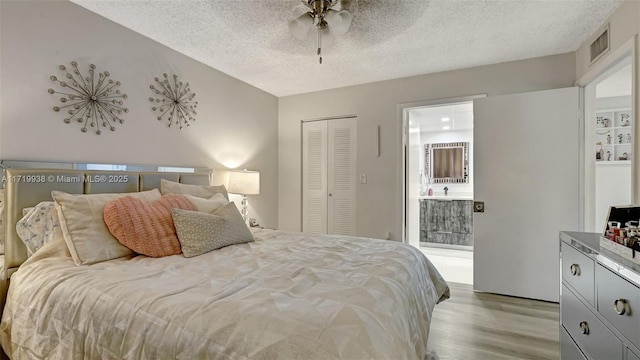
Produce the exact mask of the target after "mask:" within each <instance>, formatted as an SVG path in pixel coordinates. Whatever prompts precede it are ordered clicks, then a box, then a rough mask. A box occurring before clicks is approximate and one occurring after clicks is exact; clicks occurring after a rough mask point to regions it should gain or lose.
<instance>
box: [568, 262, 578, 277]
mask: <svg viewBox="0 0 640 360" xmlns="http://www.w3.org/2000/svg"><path fill="white" fill-rule="evenodd" d="M570 269H571V275H573V276H580V266H578V264H571V267H570Z"/></svg>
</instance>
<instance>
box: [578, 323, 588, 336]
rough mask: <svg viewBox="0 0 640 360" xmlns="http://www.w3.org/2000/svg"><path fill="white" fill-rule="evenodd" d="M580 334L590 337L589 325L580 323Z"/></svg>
mask: <svg viewBox="0 0 640 360" xmlns="http://www.w3.org/2000/svg"><path fill="white" fill-rule="evenodd" d="M580 332H581V333H583V334H584V335H589V324H587V322H586V321H581V322H580Z"/></svg>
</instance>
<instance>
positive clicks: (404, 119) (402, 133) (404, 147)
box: [396, 94, 487, 244]
mask: <svg viewBox="0 0 640 360" xmlns="http://www.w3.org/2000/svg"><path fill="white" fill-rule="evenodd" d="M483 97H487V94H477V95H467V96H459V97H450V98H439V99H432V100H422V101H414V102H408V103H400V104H398V106H397V117H398V127H397V131H398V137H399V138H400V151H399V152H398V159H397V160H396V164H397V170H396V174H398V181H397V183H398V184H399V185H398V187H399V189H398V192H397V193H398V194H401V196H400V197H399V198H398V199H397V204H396V206H397V209H402V211H400V214H399V217H400V224H402V225H401V226H402V234H401V239H402V242H403V243H405V244H409V239H408V237H407V181H408V176H407V171H408V164H407V151H408V146H409V126H408V125H409V118H408V116H407V115H408V111H409V110H411V109H414V108H421V107H430V106H446V105H453V104H456V103H463V102H473V99H477V98H483Z"/></svg>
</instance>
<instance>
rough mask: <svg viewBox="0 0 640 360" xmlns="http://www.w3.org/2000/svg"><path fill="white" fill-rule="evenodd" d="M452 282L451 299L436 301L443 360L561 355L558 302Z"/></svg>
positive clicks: (437, 342) (437, 344)
mask: <svg viewBox="0 0 640 360" xmlns="http://www.w3.org/2000/svg"><path fill="white" fill-rule="evenodd" d="M449 287H450V289H451V298H449V299H447V300H446V301H444V302H442V303H440V304H438V305H436V307H435V309H434V311H433V321H432V323H431V331H430V335H429V349H430V350H432V351H435V352H436V353H437V354H438V357H439V358H440V360H450V359H456V360H484V359H487V360H489V359H491V360H501V359H527V360H538V359H540V360H542V359H554V360H557V359H559V358H560V347H559V341H558V338H559V325H558V324H559V305H558V304H555V303H548V302H544V301H536V300H529V299H522V298H514V297H509V296H502V295H495V294H488V293H474V292H473V290H472V286H471V285H465V284H457V283H449Z"/></svg>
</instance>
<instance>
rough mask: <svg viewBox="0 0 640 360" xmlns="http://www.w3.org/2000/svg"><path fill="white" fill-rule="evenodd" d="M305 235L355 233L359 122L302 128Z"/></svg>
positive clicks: (325, 122) (321, 123)
mask: <svg viewBox="0 0 640 360" xmlns="http://www.w3.org/2000/svg"><path fill="white" fill-rule="evenodd" d="M302 129H303V131H302V133H303V136H302V139H303V140H302V142H303V144H302V149H303V150H302V171H303V174H302V181H303V186H302V192H303V195H302V202H303V213H302V218H303V221H302V231H304V232H307V233H313V234H323V233H329V234H341V235H355V233H356V217H355V214H356V204H355V201H356V180H357V177H356V119H355V118H348V119H336V120H323V121H314V122H308V123H304V124H303V127H302Z"/></svg>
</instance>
